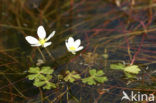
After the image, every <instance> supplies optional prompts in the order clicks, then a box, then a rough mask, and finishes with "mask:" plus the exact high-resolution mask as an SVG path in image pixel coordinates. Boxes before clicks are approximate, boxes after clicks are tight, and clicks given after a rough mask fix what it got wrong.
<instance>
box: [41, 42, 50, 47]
mask: <svg viewBox="0 0 156 103" xmlns="http://www.w3.org/2000/svg"><path fill="white" fill-rule="evenodd" d="M49 45H51V42H46V43H44V45H43V47H47V46H49Z"/></svg>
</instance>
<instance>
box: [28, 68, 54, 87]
mask: <svg viewBox="0 0 156 103" xmlns="http://www.w3.org/2000/svg"><path fill="white" fill-rule="evenodd" d="M53 71H54V70H53V69H51V68H50V67H42V68H41V69H40V68H39V67H31V68H30V69H29V71H28V72H29V73H31V74H29V75H28V76H27V77H28V79H29V80H34V83H33V84H34V86H36V87H41V86H43V88H44V89H51V88H56V85H55V84H54V83H51V82H49V81H50V80H51V79H52V75H51V74H52V73H53Z"/></svg>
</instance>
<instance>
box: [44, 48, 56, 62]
mask: <svg viewBox="0 0 156 103" xmlns="http://www.w3.org/2000/svg"><path fill="white" fill-rule="evenodd" d="M45 50H46V51H47V53H48V55H49V56H50V58H51V59H52V60H55V58H54V56H52V54H51V53H50V52H49V50H48V49H47V48H45Z"/></svg>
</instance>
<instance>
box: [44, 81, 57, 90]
mask: <svg viewBox="0 0 156 103" xmlns="http://www.w3.org/2000/svg"><path fill="white" fill-rule="evenodd" d="M51 88H56V85H55V84H54V83H50V82H49V83H47V84H46V85H45V86H44V87H43V89H51Z"/></svg>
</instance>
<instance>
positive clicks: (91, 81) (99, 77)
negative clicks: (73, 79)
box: [82, 69, 107, 85]
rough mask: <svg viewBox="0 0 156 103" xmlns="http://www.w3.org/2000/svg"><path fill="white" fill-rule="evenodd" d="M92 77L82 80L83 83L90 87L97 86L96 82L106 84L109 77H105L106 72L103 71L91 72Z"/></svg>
mask: <svg viewBox="0 0 156 103" xmlns="http://www.w3.org/2000/svg"><path fill="white" fill-rule="evenodd" d="M89 74H90V76H89V77H87V78H84V79H82V82H83V83H86V84H88V85H96V82H99V83H104V82H105V81H107V77H106V76H104V72H103V71H102V70H98V71H96V69H92V70H89Z"/></svg>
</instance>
